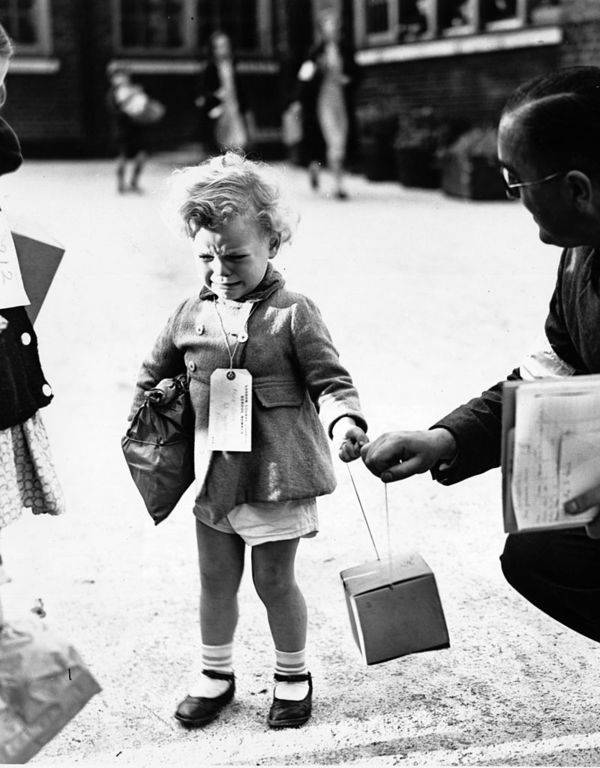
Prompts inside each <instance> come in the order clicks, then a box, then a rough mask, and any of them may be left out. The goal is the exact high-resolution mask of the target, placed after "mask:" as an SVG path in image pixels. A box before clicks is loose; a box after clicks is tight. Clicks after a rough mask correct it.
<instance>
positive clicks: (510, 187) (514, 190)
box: [500, 168, 565, 200]
mask: <svg viewBox="0 0 600 768" xmlns="http://www.w3.org/2000/svg"><path fill="white" fill-rule="evenodd" d="M500 173H501V174H502V178H503V179H504V188H505V190H506V196H507V197H510V198H511V199H513V200H518V199H519V198H520V197H521V187H534V186H535V185H536V184H544V183H545V182H546V181H552V180H553V179H558V177H559V176H564V175H565V171H557V172H556V173H551V174H550V175H549V176H544V178H543V179H536V180H535V181H515V180H514V177H513V175H512V173H511V171H509V170H508V168H500Z"/></svg>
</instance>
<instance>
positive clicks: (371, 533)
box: [346, 464, 389, 560]
mask: <svg viewBox="0 0 600 768" xmlns="http://www.w3.org/2000/svg"><path fill="white" fill-rule="evenodd" d="M346 466H347V467H348V474H349V475H350V482H351V483H352V487H353V488H354V493H355V494H356V499H357V501H358V506H359V507H360V511H361V512H362V516H363V519H364V521H365V525H366V526H367V531H369V536H370V537H371V543H372V544H373V549H374V550H375V555H376V556H377V559H378V560H381V557H380V556H379V552H378V550H377V544H375V539H374V538H373V532H372V531H371V526H370V525H369V521H368V519H367V514H366V512H365V508H364V507H363V504H362V501H361V498H360V494H359V493H358V488H357V487H356V483H355V482H354V477H353V476H352V470H351V469H350V464H346ZM386 502H387V489H386ZM386 510H387V503H386ZM388 534H389V529H388ZM388 542H389V539H388ZM388 555H389V549H388Z"/></svg>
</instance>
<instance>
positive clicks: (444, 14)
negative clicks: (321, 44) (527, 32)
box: [354, 0, 562, 48]
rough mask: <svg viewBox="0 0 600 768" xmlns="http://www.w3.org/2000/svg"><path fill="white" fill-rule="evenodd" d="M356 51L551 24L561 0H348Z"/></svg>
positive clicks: (555, 19) (557, 12)
mask: <svg viewBox="0 0 600 768" xmlns="http://www.w3.org/2000/svg"><path fill="white" fill-rule="evenodd" d="M354 3H355V19H356V44H357V47H360V48H364V47H372V46H377V45H381V44H386V43H389V44H392V43H410V42H416V41H418V40H421V39H432V38H435V37H448V36H454V35H469V34H475V33H480V32H485V31H501V30H509V29H515V28H518V27H524V26H527V25H531V24H556V23H557V22H558V20H559V14H560V6H561V4H562V3H561V0H354Z"/></svg>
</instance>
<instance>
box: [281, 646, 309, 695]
mask: <svg viewBox="0 0 600 768" xmlns="http://www.w3.org/2000/svg"><path fill="white" fill-rule="evenodd" d="M306 671H307V670H306V651H305V649H304V648H303V649H302V650H301V651H292V652H288V651H278V650H277V649H275V673H276V674H278V675H304V674H306ZM307 694H308V682H305V683H275V697H276V698H278V699H289V700H290V701H301V700H302V699H304V698H305V697H306V695H307Z"/></svg>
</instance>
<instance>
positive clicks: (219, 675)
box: [202, 669, 235, 683]
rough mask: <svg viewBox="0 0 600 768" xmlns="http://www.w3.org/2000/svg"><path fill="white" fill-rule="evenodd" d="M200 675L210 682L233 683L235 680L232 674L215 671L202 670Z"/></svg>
mask: <svg viewBox="0 0 600 768" xmlns="http://www.w3.org/2000/svg"><path fill="white" fill-rule="evenodd" d="M202 674H203V675H205V676H206V677H210V679H211V680H227V681H228V682H230V683H233V681H234V678H235V675H234V674H233V672H217V671H216V669H203V670H202Z"/></svg>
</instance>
